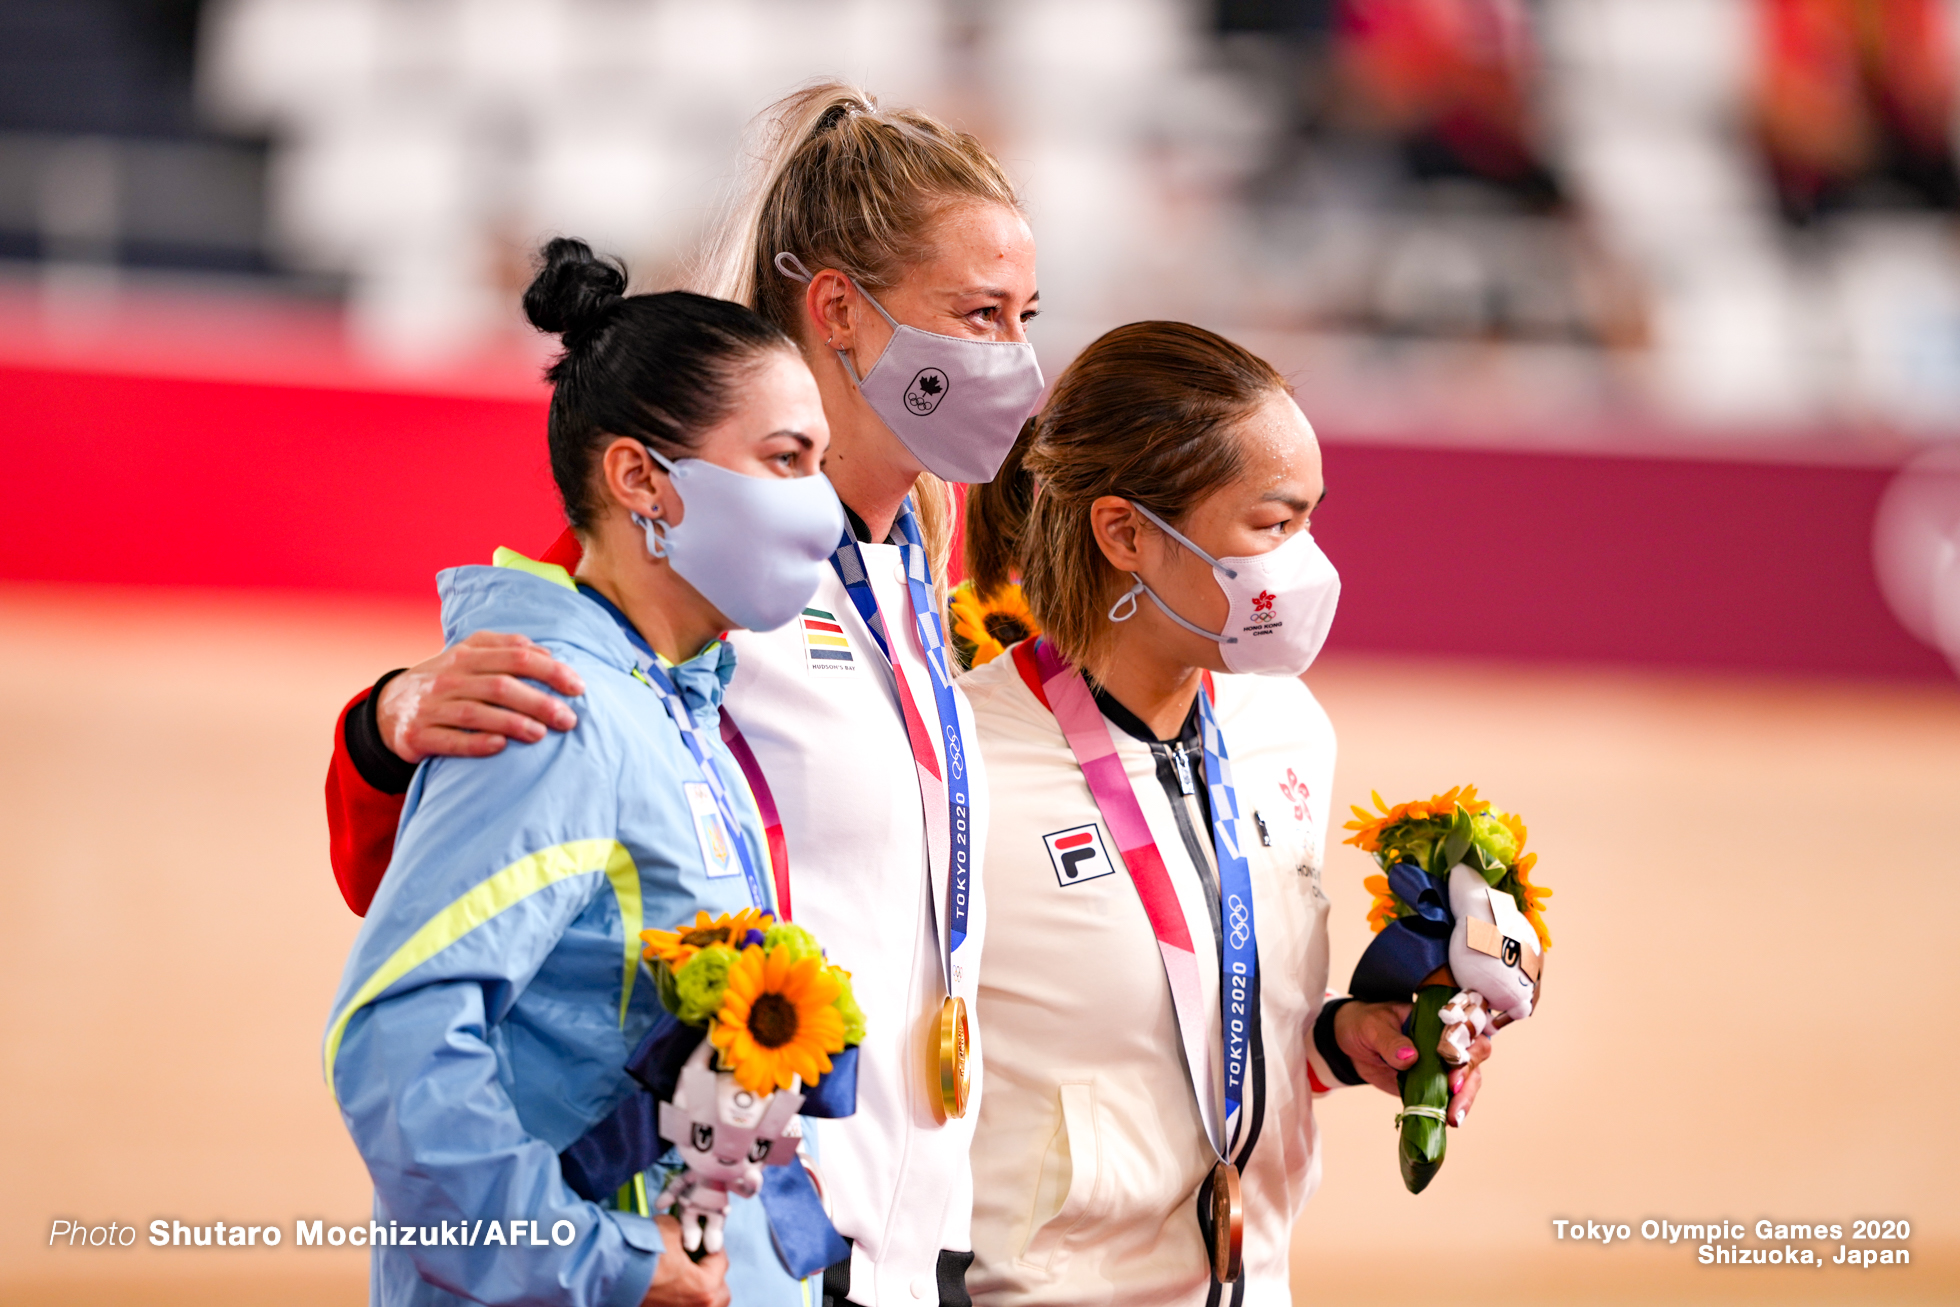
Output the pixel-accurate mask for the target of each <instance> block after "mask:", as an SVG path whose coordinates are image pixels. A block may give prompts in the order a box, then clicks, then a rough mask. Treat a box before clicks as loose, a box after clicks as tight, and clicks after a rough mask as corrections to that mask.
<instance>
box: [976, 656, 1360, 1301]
mask: <svg viewBox="0 0 1960 1307" xmlns="http://www.w3.org/2000/svg"><path fill="white" fill-rule="evenodd" d="M1031 672H1032V668H1031V660H1030V664H1029V667H1028V668H1026V669H1024V668H1023V667H1022V666H1021V665H1020V664H1019V662H1018V661H1017V659H1016V658H1015V657H1014V656H1013V654H1012V653H1010V654H1008V655H1005V656H1002V657H999V658H996V659H995V660H994V661H993V662H991V663H988V664H987V665H985V666H983V667H980V668H976V669H975V670H974V671H973V672H971V673H970V674H968V675H967V676H965V677H964V678H962V680H961V688H962V689H964V690H965V691H966V695H967V698H968V700H969V701H970V702H971V703H972V705H973V713H974V718H975V722H976V726H977V729H978V731H979V736H980V747H981V749H982V751H984V753H985V754H986V759H987V773H988V781H989V785H990V788H991V792H992V798H993V804H992V826H991V829H990V830H989V833H988V842H987V860H986V864H985V868H984V873H983V874H984V878H985V880H986V882H987V891H988V901H989V921H988V934H987V962H986V966H985V967H984V968H983V970H982V972H981V977H980V1001H979V1025H980V1028H981V1030H983V1031H984V1032H985V1037H986V1041H987V1082H986V1093H985V1095H984V1096H983V1098H982V1103H981V1111H980V1120H979V1125H978V1129H977V1132H976V1134H975V1137H974V1142H973V1180H974V1210H973V1250H974V1254H975V1262H974V1265H973V1268H972V1270H971V1271H970V1272H969V1274H968V1277H967V1283H968V1287H969V1289H970V1290H971V1292H972V1294H973V1298H974V1301H975V1302H976V1303H989V1304H1010V1303H1012V1304H1019V1303H1042V1304H1074V1303H1083V1304H1087V1303H1123V1304H1145V1303H1190V1304H1203V1303H1204V1302H1205V1300H1206V1295H1207V1293H1208V1290H1209V1288H1210V1271H1209V1261H1208V1254H1207V1250H1206V1244H1205V1241H1204V1237H1203V1234H1202V1232H1201V1230H1200V1227H1199V1223H1198V1217H1197V1195H1198V1190H1199V1186H1200V1184H1201V1183H1202V1182H1203V1180H1204V1179H1205V1176H1206V1175H1207V1173H1208V1172H1209V1171H1210V1170H1211V1168H1212V1166H1213V1165H1214V1164H1215V1162H1216V1154H1215V1153H1214V1152H1213V1150H1212V1147H1211V1144H1210V1143H1209V1141H1208V1139H1207V1136H1206V1133H1205V1127H1204V1124H1203V1121H1202V1119H1201V1117H1200V1115H1199V1110H1198V1105H1197V1102H1196V1099H1195V1097H1194V1095H1193V1092H1192V1087H1191V1084H1190V1080H1189V1078H1188V1077H1187V1074H1186V1071H1185V1060H1184V1056H1183V1053H1182V1051H1181V1045H1180V1042H1179V1038H1178V1028H1177V1020H1176V1015H1175V1009H1174V1008H1173V1006H1172V1001H1171V993H1170V986H1169V983H1168V981H1167V980H1166V979H1165V976H1164V969H1163V964H1162V962H1161V960H1160V958H1159V954H1158V950H1157V943H1156V936H1155V935H1154V934H1153V932H1152V930H1151V926H1150V921H1149V919H1148V918H1147V917H1146V916H1145V914H1144V909H1143V904H1142V902H1141V900H1140V899H1139V898H1138V896H1137V892H1136V889H1135V888H1134V886H1133V885H1132V884H1131V882H1130V879H1129V875H1128V873H1127V871H1126V870H1125V869H1124V867H1123V866H1122V865H1121V861H1120V855H1119V854H1118V853H1117V850H1116V846H1115V844H1114V842H1113V841H1112V840H1111V838H1110V834H1109V829H1108V826H1107V824H1106V823H1104V822H1103V820H1102V818H1101V815H1100V814H1099V812H1098V811H1097V808H1096V803H1095V800H1094V799H1093V798H1092V797H1091V795H1090V793H1089V788H1088V785H1087V784H1086V783H1085V782H1084V780H1083V778H1082V773H1081V771H1080V769H1079V768H1078V767H1077V766H1076V762H1075V758H1074V755H1073V754H1072V753H1071V752H1070V750H1069V746H1068V743H1067V741H1066V740H1065V739H1064V738H1063V735H1062V731H1061V728H1060V727H1059V726H1058V725H1057V724H1056V721H1055V718H1054V716H1053V714H1052V713H1050V712H1049V710H1048V709H1047V708H1046V707H1045V706H1044V705H1043V703H1042V702H1041V700H1040V699H1039V698H1037V696H1036V693H1035V691H1034V689H1033V687H1032V685H1031V684H1030V681H1029V679H1028V678H1029V676H1030V675H1031ZM1215 683H1216V688H1217V696H1218V701H1217V711H1218V717H1219V724H1220V728H1221V730H1222V731H1223V733H1224V736H1225V742H1226V748H1227V751H1228V752H1229V754H1230V756H1231V760H1232V769H1233V772H1234V779H1235V782H1236V784H1237V788H1238V804H1239V812H1240V820H1241V823H1242V830H1241V832H1240V845H1241V847H1242V848H1244V849H1245V850H1246V852H1247V856H1248V859H1249V861H1250V863H1251V872H1252V883H1253V900H1254V911H1255V917H1256V921H1257V926H1258V937H1259V969H1260V991H1261V1014H1262V1033H1263V1042H1264V1054H1265V1059H1264V1075H1263V1077H1255V1078H1254V1079H1255V1081H1256V1082H1258V1083H1257V1084H1256V1086H1255V1088H1254V1090H1252V1091H1251V1092H1249V1093H1248V1095H1247V1100H1246V1109H1245V1115H1246V1117H1247V1119H1248V1121H1249V1120H1250V1119H1251V1118H1252V1117H1253V1116H1254V1115H1257V1116H1258V1117H1259V1130H1260V1133H1259V1137H1258V1141H1257V1143H1256V1145H1255V1148H1254V1151H1253V1154H1252V1157H1251V1160H1250V1163H1249V1165H1248V1167H1247V1169H1246V1172H1245V1175H1244V1197H1245V1205H1246V1224H1245V1268H1246V1272H1245V1273H1246V1294H1245V1298H1244V1301H1245V1302H1246V1303H1248V1304H1261V1303H1269V1304H1275V1305H1279V1304H1288V1303H1290V1302H1291V1291H1290V1288H1289V1285H1288V1277H1287V1253H1288V1247H1289V1245H1290V1243H1291V1237H1292V1231H1293V1225H1294V1222H1295V1220H1296V1218H1297V1217H1298V1216H1299V1214H1300V1209H1301V1206H1302V1204H1304V1203H1305V1202H1306V1200H1307V1197H1308V1196H1309V1195H1310V1194H1311V1193H1312V1192H1313V1190H1314V1188H1315V1186H1316V1185H1317V1184H1318V1182H1319V1178H1320V1160H1319V1150H1318V1130H1317V1128H1316V1126H1315V1124H1314V1118H1313V1097H1314V1095H1315V1094H1316V1093H1319V1092H1324V1091H1325V1089H1326V1088H1327V1087H1331V1086H1333V1085H1336V1084H1337V1083H1338V1082H1337V1081H1336V1079H1335V1078H1334V1076H1333V1074H1332V1073H1331V1072H1330V1071H1329V1069H1328V1067H1327V1065H1326V1063H1325V1062H1324V1061H1322V1060H1321V1059H1320V1056H1319V1054H1318V1052H1317V1051H1316V1050H1315V1049H1314V1047H1313V1022H1314V1018H1315V1017H1316V1016H1317V1015H1318V1013H1319V1011H1320V1008H1321V1004H1322V999H1323V997H1324V995H1325V993H1326V985H1327V967H1328V958H1327V909H1328V901H1327V898H1326V897H1325V895H1323V894H1322V893H1321V889H1320V867H1321V861H1322V858H1323V856H1324V854H1325V851H1326V841H1327V830H1328V821H1329V803H1328V800H1329V792H1330V790H1331V788H1332V784H1333V774H1334V731H1333V727H1332V725H1331V724H1330V723H1329V721H1328V719H1327V714H1326V712H1325V711H1324V710H1322V708H1321V707H1320V705H1319V703H1317V702H1316V701H1315V700H1314V697H1313V696H1312V695H1311V694H1310V693H1309V692H1308V691H1307V689H1306V687H1305V686H1304V685H1302V684H1301V683H1300V682H1299V681H1297V680H1293V679H1290V678H1277V677H1259V676H1219V677H1216V678H1215ZM1103 704H1104V710H1105V715H1106V718H1107V719H1108V720H1110V721H1111V724H1112V732H1111V733H1112V736H1113V738H1114V739H1115V741H1116V746H1117V750H1118V752H1119V754H1120V756H1121V757H1122V758H1123V760H1124V763H1125V766H1126V768H1127V770H1128V772H1129V775H1130V780H1131V784H1132V786H1133V788H1134V790H1135V793H1136V796H1137V800H1138V802H1139V804H1140V806H1141V807H1142V809H1143V813H1144V817H1145V819H1146V821H1147V822H1148V823H1149V826H1150V829H1151V831H1152V833H1153V834H1154V835H1155V837H1156V841H1157V847H1158V849H1159V850H1160V851H1161V852H1162V855H1163V858H1164V862H1165V865H1166V866H1167V867H1168V868H1169V870H1170V875H1171V879H1172V881H1173V882H1174V884H1175V885H1176V887H1177V891H1178V895H1179V898H1180V899H1181V900H1182V902H1183V903H1184V905H1185V910H1186V912H1185V915H1186V920H1187V921H1189V922H1191V923H1193V929H1192V936H1193V939H1194V942H1195V943H1196V944H1197V947H1198V956H1199V970H1200V972H1201V974H1203V975H1204V976H1205V994H1206V1007H1205V1013H1206V1021H1207V1027H1208V1030H1207V1037H1206V1042H1207V1045H1208V1047H1210V1048H1211V1050H1212V1063H1211V1065H1210V1066H1209V1067H1207V1068H1206V1092H1208V1093H1209V1094H1211V1095H1212V1096H1213V1102H1214V1103H1216V1102H1218V1101H1219V1099H1220V1098H1221V1097H1222V1084H1223V1068H1222V1052H1221V1043H1220V1036H1221V1030H1222V1023H1223V1018H1222V1016H1221V1014H1220V1011H1219V1004H1218V943H1217V934H1216V927H1215V926H1214V925H1213V924H1212V923H1213V922H1214V921H1215V919H1216V912H1217V899H1216V891H1215V889H1208V886H1209V885H1215V884H1216V880H1215V876H1216V871H1215V867H1214V865H1213V863H1214V858H1213V854H1212V846H1211V840H1210V827H1209V825H1208V824H1207V819H1206V816H1205V807H1204V805H1203V803H1202V802H1201V799H1200V797H1199V795H1198V794H1193V795H1186V794H1184V793H1183V785H1182V782H1181V779H1180V771H1181V770H1182V769H1181V767H1180V765H1179V764H1180V763H1183V762H1188V764H1189V767H1190V770H1191V773H1192V775H1193V778H1194V780H1195V782H1196V784H1195V786H1194V788H1196V789H1197V790H1198V791H1199V792H1200V794H1201V793H1202V785H1203V775H1204V769H1203V758H1202V754H1201V753H1200V752H1199V748H1198V745H1197V743H1196V739H1195V737H1190V739H1189V740H1188V742H1187V745H1186V747H1187V749H1188V755H1187V756H1186V757H1185V758H1183V759H1180V758H1178V757H1177V756H1176V754H1177V749H1176V747H1175V746H1166V745H1165V744H1162V743H1157V744H1153V743H1151V742H1149V741H1147V740H1146V739H1143V738H1138V737H1137V735H1135V734H1131V733H1130V730H1134V731H1136V732H1138V733H1142V726H1141V723H1139V722H1136V720H1135V719H1134V718H1132V717H1130V716H1129V714H1128V713H1126V712H1124V711H1123V710H1122V709H1121V707H1120V705H1113V701H1109V700H1106V699H1105V700H1104V701H1103ZM1125 719H1127V723H1126V721H1125ZM1126 724H1127V726H1128V727H1129V728H1130V729H1129V730H1126V729H1125V727H1126ZM1179 809H1182V812H1181V813H1180V811H1179ZM1194 851H1195V853H1196V856H1197V857H1202V858H1203V860H1204V865H1203V867H1202V868H1201V867H1200V866H1199V864H1198V862H1197V861H1196V860H1195V859H1194ZM1226 1301H1230V1297H1229V1291H1228V1293H1227V1297H1226Z"/></svg>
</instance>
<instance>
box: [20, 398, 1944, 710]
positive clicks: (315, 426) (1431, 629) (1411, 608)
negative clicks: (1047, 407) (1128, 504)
mask: <svg viewBox="0 0 1960 1307" xmlns="http://www.w3.org/2000/svg"><path fill="white" fill-rule="evenodd" d="M544 412H545V409H544V401H543V398H542V396H541V394H540V397H539V398H536V399H509V398H481V397H460V396H454V395H422V394H406V393H391V392H385V391H381V390H358V389H335V388H325V387H302V386H291V385H278V384H261V383H242V382H228V381H214V380H197V379H186V378H181V377H153V376H130V375H117V374H108V373H98V372H87V371H80V370H64V369H59V368H52V367H40V366H22V365H15V366H0V421H4V423H5V430H6V433H7V434H6V439H5V442H4V447H3V448H0V487H4V491H0V510H3V511H0V577H4V578H6V579H13V580H31V581H59V582H113V583H121V584H128V583H132V582H134V583H141V584H168V585H198V586H209V585H239V586H264V587H284V588H300V589H311V590H326V591H365V592H385V593H395V594H407V595H416V594H428V595H431V596H432V594H433V592H432V586H431V579H432V577H433V575H434V573H435V572H436V571H437V570H438V569H439V568H441V567H444V566H448V565H450V564H454V563H458V562H471V561H487V560H488V558H489V555H490V551H491V550H492V549H493V548H494V547H496V546H497V545H499V544H509V545H513V546H515V547H517V548H519V549H525V550H527V551H529V552H536V551H538V550H541V549H543V548H544V547H545V546H546V545H547V544H549V543H550V541H551V540H552V539H553V538H554V537H555V536H556V535H557V533H558V531H559V529H560V526H561V519H560V516H559V512H558V506H557V501H556V497H555V495H554V493H553V491H552V487H551V480H550V474H549V469H548V466H547V463H546V459H545V451H544ZM1326 466H1327V477H1328V484H1329V486H1330V487H1331V496H1330V498H1329V500H1328V502H1327V504H1326V506H1325V507H1324V508H1323V510H1322V511H1321V513H1320V514H1319V515H1318V516H1317V518H1316V523H1315V530H1316V534H1317V535H1318V536H1319V538H1320V540H1321V542H1322V544H1323V546H1324V547H1325V548H1326V550H1327V552H1328V554H1329V556H1331V557H1332V558H1333V559H1334V561H1335V563H1336V565H1337V566H1339V568H1340V569H1341V574H1342V578H1343V592H1342V603H1341V613H1340V618H1339V620H1338V621H1337V622H1336V623H1335V627H1334V635H1333V639H1332V641H1331V644H1330V647H1331V648H1335V649H1344V650H1354V651H1361V650H1375V651H1402V652H1427V653H1446V654H1469V655H1477V656H1491V657H1505V658H1510V657H1521V658H1581V659H1600V660H1616V661H1632V662H1642V663H1666V664H1677V665H1684V666H1703V667H1733V668H1756V669H1775V670H1787V671H1795V672H1825V673H1851V674H1864V675H1881V676H1908V677H1939V678H1944V677H1946V676H1947V675H1949V672H1948V669H1947V667H1946V664H1945V663H1944V661H1943V660H1942V659H1941V658H1940V657H1939V655H1938V654H1936V653H1935V652H1934V651H1932V650H1930V649H1928V648H1925V647H1924V646H1922V645H1920V644H1918V643H1917V642H1915V641H1914V640H1913V639H1912V637H1911V636H1910V635H1908V634H1907V633H1906V632H1905V631H1904V630H1903V629H1902V628H1901V627H1900V626H1899V625H1898V623H1897V622H1895V621H1894V620H1893V619H1892V617H1891V615H1890V614H1889V613H1888V612H1887V611H1886V609H1885V606H1884V603H1883V601H1882V600H1881V598H1880V596H1879V593H1878V589H1877V585H1876V583H1875V581H1874V580H1873V577H1872V569H1871V545H1870V541H1871V522H1872V514H1873V510H1874V508H1875V506H1876V504H1877V501H1878V497H1879V495H1880V493H1881V491H1882V490H1883V488H1884V486H1885V484H1886V482H1887V480H1888V479H1889V477H1890V476H1891V471H1890V469H1889V468H1884V467H1857V466H1853V467H1845V466H1820V465H1816V464H1804V463H1796V462H1775V461H1761V460H1752V461H1748V462H1742V461H1728V462H1725V461H1718V460H1706V459H1700V458H1650V457H1612V456H1599V455H1579V454H1571V453H1549V452H1548V453H1525V452H1514V451H1494V450H1484V449H1436V448H1423V447H1416V446H1414V445H1408V446H1398V445H1387V444H1380V443H1374V442H1370V443H1366V444H1362V443H1344V442H1342V441H1340V440H1339V439H1338V438H1331V439H1329V440H1328V441H1327V448H1326Z"/></svg>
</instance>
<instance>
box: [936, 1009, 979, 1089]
mask: <svg viewBox="0 0 1960 1307" xmlns="http://www.w3.org/2000/svg"><path fill="white" fill-rule="evenodd" d="M968 1047H969V1036H968V1033H967V1025H966V1000H965V999H963V998H961V997H959V996H958V995H957V994H948V995H947V996H946V1001H945V1002H944V1003H941V1004H940V1005H939V1096H938V1101H937V1102H935V1103H934V1104H933V1106H934V1107H935V1108H937V1109H938V1112H939V1114H940V1116H941V1117H942V1118H943V1119H946V1120H953V1119H956V1118H959V1117H962V1116H965V1115H966V1103H967V1097H968V1094H969V1093H970V1091H971V1089H972V1081H971V1080H970V1079H969V1078H968V1071H967V1064H966V1058H967V1049H968Z"/></svg>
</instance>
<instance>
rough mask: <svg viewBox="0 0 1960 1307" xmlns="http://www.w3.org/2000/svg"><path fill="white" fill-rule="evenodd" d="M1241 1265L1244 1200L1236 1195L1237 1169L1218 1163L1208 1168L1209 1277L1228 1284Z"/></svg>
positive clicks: (1243, 1258) (1237, 1187) (1236, 1275)
mask: <svg viewBox="0 0 1960 1307" xmlns="http://www.w3.org/2000/svg"><path fill="white" fill-rule="evenodd" d="M1244 1265H1245V1203H1244V1201H1243V1200H1242V1199H1241V1197H1240V1195H1239V1168H1238V1167H1236V1166H1233V1165H1232V1164H1231V1163H1230V1162H1220V1163H1219V1164H1218V1165H1217V1166H1214V1167H1213V1168H1211V1275H1212V1278H1213V1279H1214V1280H1217V1281H1218V1282H1219V1283H1220V1284H1230V1283H1232V1282H1233V1281H1234V1280H1236V1279H1238V1278H1239V1273H1240V1271H1241V1270H1242V1269H1244Z"/></svg>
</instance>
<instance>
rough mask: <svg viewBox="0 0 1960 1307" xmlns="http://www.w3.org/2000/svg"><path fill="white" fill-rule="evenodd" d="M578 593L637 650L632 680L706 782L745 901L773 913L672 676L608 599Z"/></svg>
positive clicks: (585, 590)
mask: <svg viewBox="0 0 1960 1307" xmlns="http://www.w3.org/2000/svg"><path fill="white" fill-rule="evenodd" d="M579 593H580V594H582V595H584V596H585V597H586V598H587V599H590V600H592V602H594V603H596V604H598V605H599V607H601V608H603V609H605V610H606V611H607V612H608V613H610V614H611V615H612V619H613V621H615V622H617V623H619V629H620V630H621V631H623V632H624V633H625V635H626V638H627V639H628V640H629V641H631V642H632V645H633V648H634V649H635V650H636V651H637V652H638V653H639V655H640V657H639V658H637V659H635V660H634V667H633V674H634V676H635V678H636V679H638V680H639V681H641V682H642V683H644V684H645V685H646V686H647V687H648V688H649V689H651V690H652V691H653V692H654V693H655V694H657V695H659V696H660V702H661V704H662V705H663V706H664V707H665V708H666V709H667V715H668V716H669V717H671V718H673V719H674V725H675V726H678V727H679V728H680V732H681V742H682V743H683V744H685V745H687V751H688V752H689V753H690V754H692V755H693V756H694V765H695V767H696V768H697V769H698V770H699V771H700V773H701V779H702V780H703V781H705V782H707V786H708V793H710V794H712V795H713V796H714V799H715V811H716V812H717V813H718V814H719V815H720V817H721V824H722V826H723V828H724V829H726V830H727V832H728V842H729V843H730V844H733V845H734V846H735V853H736V855H737V856H738V857H739V858H740V859H741V862H742V879H743V880H745V881H747V882H748V887H749V901H750V902H751V903H753V904H754V905H755V906H756V907H757V908H758V909H760V910H761V911H763V912H773V911H774V908H773V906H772V903H771V899H770V897H769V891H768V889H767V887H766V886H765V885H764V884H763V880H762V874H761V872H760V871H759V870H757V868H756V865H755V854H754V853H753V852H751V851H750V849H749V842H748V839H747V838H746V837H745V836H744V835H743V833H742V827H741V825H740V824H739V823H738V822H737V821H736V820H735V805H734V804H733V803H732V802H731V801H730V800H729V797H728V787H727V786H726V785H724V784H722V780H721V769H720V768H719V767H717V766H716V765H715V759H714V755H713V754H711V753H709V752H708V746H707V744H706V743H705V742H704V741H703V740H702V738H701V732H700V730H699V728H697V727H696V726H695V724H694V714H692V713H690V712H689V711H688V710H687V704H686V703H684V702H683V701H682V700H681V693H680V691H679V689H677V688H676V687H675V685H674V681H673V678H672V677H670V676H668V675H667V669H666V668H664V667H662V666H661V665H660V655H658V654H656V653H655V652H654V651H653V646H652V645H650V644H648V643H647V642H646V638H645V637H644V636H642V635H641V634H640V633H639V631H638V630H637V629H636V628H635V627H634V626H633V623H631V622H629V621H627V620H626V614H625V613H622V612H620V611H619V609H617V608H615V607H614V606H613V604H612V601H611V600H609V599H607V598H606V597H605V596H604V595H602V594H600V593H599V592H598V591H597V590H594V589H591V588H590V587H588V586H580V587H579Z"/></svg>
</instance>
